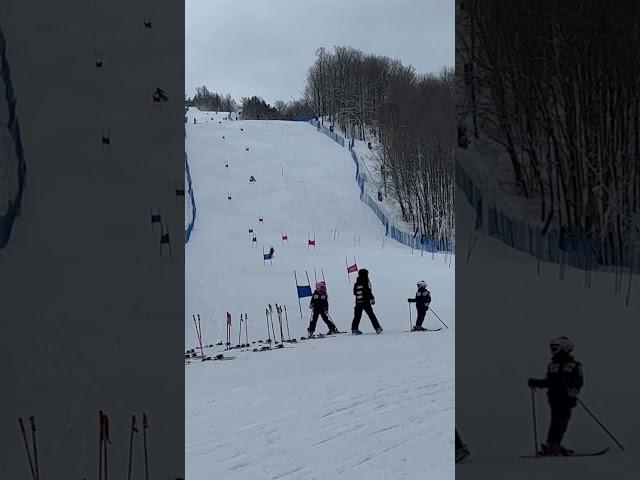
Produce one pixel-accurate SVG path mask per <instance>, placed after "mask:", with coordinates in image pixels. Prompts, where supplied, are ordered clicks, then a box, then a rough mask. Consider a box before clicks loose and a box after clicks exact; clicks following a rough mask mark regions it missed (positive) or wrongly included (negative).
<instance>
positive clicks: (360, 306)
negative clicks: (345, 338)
mask: <svg viewBox="0 0 640 480" xmlns="http://www.w3.org/2000/svg"><path fill="white" fill-rule="evenodd" d="M353 294H354V295H355V297H356V306H355V307H354V309H353V322H352V323H351V333H352V334H353V335H362V332H361V331H360V330H358V326H359V325H360V319H361V318H362V312H366V313H367V316H368V317H369V320H371V325H373V328H374V329H375V330H376V333H382V327H381V326H380V322H378V319H377V318H376V314H375V313H373V308H372V305H375V303H376V299H375V298H374V296H373V292H372V291H371V282H369V271H368V270H367V269H365V268H361V269H360V270H359V271H358V278H357V279H356V283H354V285H353Z"/></svg>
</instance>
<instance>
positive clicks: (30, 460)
mask: <svg viewBox="0 0 640 480" xmlns="http://www.w3.org/2000/svg"><path fill="white" fill-rule="evenodd" d="M18 423H20V431H21V433H22V439H23V440H24V448H25V450H26V452H27V459H28V460H29V470H31V478H32V479H33V480H36V471H35V468H34V467H33V460H32V459H31V451H30V450H29V442H28V441H27V432H26V431H25V429H24V422H23V421H22V418H21V417H18Z"/></svg>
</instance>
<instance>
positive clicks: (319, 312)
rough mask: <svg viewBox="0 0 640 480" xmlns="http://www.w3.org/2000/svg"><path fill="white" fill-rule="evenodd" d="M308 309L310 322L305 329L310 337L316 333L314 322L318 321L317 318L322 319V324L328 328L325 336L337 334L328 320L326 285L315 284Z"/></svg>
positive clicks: (334, 327) (322, 283)
mask: <svg viewBox="0 0 640 480" xmlns="http://www.w3.org/2000/svg"><path fill="white" fill-rule="evenodd" d="M309 308H310V309H311V311H312V314H311V322H310V323H309V328H308V329H307V333H308V335H309V336H310V337H312V336H313V333H314V332H315V331H316V322H317V321H318V317H322V320H324V323H326V324H327V327H329V331H328V332H327V335H330V334H333V333H338V329H337V328H336V326H335V325H334V323H333V322H332V321H331V320H329V314H328V312H329V297H328V296H327V285H326V284H325V283H324V282H318V283H316V289H315V291H314V292H313V295H312V296H311V301H310V302H309Z"/></svg>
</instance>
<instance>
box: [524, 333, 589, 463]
mask: <svg viewBox="0 0 640 480" xmlns="http://www.w3.org/2000/svg"><path fill="white" fill-rule="evenodd" d="M549 348H550V349H551V362H550V363H549V365H548V366H547V375H546V377H545V378H543V379H536V378H530V379H529V380H528V382H527V384H528V385H529V387H530V388H546V389H547V397H548V399H549V407H550V408H551V423H550V425H549V433H548V434H547V443H546V445H545V444H544V443H543V444H542V452H541V454H542V455H571V454H572V453H574V452H573V450H569V449H567V448H565V447H563V446H562V439H563V437H564V434H565V432H566V431H567V426H568V425H569V419H570V418H571V410H572V409H573V408H575V406H576V404H577V401H576V398H577V396H578V394H579V393H580V389H581V388H582V385H583V384H584V379H583V376H582V365H581V364H580V362H578V361H576V360H575V359H574V358H573V355H572V353H573V348H574V345H573V342H572V341H571V340H570V339H569V338H568V337H565V336H561V337H556V338H554V339H553V340H551V342H549Z"/></svg>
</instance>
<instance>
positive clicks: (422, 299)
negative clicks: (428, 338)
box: [407, 280, 431, 331]
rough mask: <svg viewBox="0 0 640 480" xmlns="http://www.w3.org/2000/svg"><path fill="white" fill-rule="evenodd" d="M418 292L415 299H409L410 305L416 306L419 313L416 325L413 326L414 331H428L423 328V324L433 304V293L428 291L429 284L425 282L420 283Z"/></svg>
mask: <svg viewBox="0 0 640 480" xmlns="http://www.w3.org/2000/svg"><path fill="white" fill-rule="evenodd" d="M417 285H418V291H417V292H416V296H415V297H414V298H407V301H408V302H409V303H415V304H416V310H417V311H418V318H416V324H415V325H414V326H413V328H412V330H418V331H420V330H426V329H425V328H424V327H423V326H422V322H424V317H425V315H426V314H427V310H429V304H430V303H431V292H429V290H427V282H425V281H424V280H420V281H419V282H418V283H417Z"/></svg>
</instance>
